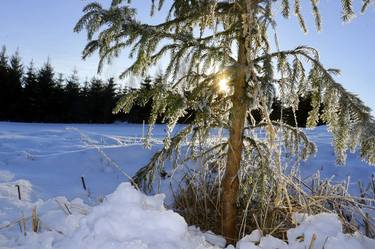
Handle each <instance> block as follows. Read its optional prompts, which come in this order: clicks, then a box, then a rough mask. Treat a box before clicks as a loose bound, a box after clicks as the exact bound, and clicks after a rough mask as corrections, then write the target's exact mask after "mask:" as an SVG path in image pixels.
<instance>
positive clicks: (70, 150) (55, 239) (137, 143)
mask: <svg viewBox="0 0 375 249" xmlns="http://www.w3.org/2000/svg"><path fill="white" fill-rule="evenodd" d="M307 132H308V135H309V136H310V138H311V139H312V140H313V141H314V142H315V143H316V144H317V147H318V154H317V156H316V157H315V158H311V159H309V160H308V161H306V162H304V163H303V164H302V165H301V174H302V176H303V177H305V178H306V177H309V176H311V175H312V174H314V173H315V172H316V171H317V170H319V173H320V175H321V177H322V178H323V179H324V178H332V181H333V182H340V181H343V180H346V179H348V177H349V178H350V181H351V182H350V191H351V192H352V193H353V194H358V187H357V182H358V181H359V180H361V181H363V183H364V184H365V185H367V184H368V183H369V181H370V180H371V177H372V175H373V174H374V173H375V170H374V168H373V167H370V166H368V165H367V164H366V163H364V162H362V161H361V160H360V158H359V155H358V153H355V154H349V155H348V161H347V165H346V166H337V165H335V158H334V152H333V149H332V146H331V144H330V143H331V141H330V135H329V134H328V133H327V132H326V130H325V127H319V128H317V129H315V130H313V131H310V130H309V131H307ZM142 133H143V131H142V126H141V125H130V124H113V125H84V124H78V125H63V124H20V123H5V122H0V248H1V249H3V248H4V249H5V248H31V249H34V248H35V249H36V248H109V249H111V248H126V249H127V248H129V249H130V248H134V249H136V248H141V249H142V248H150V249H159V248H160V249H161V248H167V249H168V248H225V240H224V239H223V238H221V237H219V236H216V235H214V234H212V233H210V232H206V233H202V232H201V231H200V230H199V229H198V228H196V227H193V226H191V227H188V225H187V224H186V222H185V221H184V219H183V218H182V217H181V216H180V215H178V214H176V213H174V212H173V211H171V210H167V209H166V208H165V207H164V206H165V205H164V203H166V204H168V203H170V198H171V196H170V193H169V192H168V185H169V183H165V184H164V185H163V186H162V189H163V190H164V191H165V192H166V196H164V195H155V196H145V195H144V194H142V193H140V192H138V191H137V190H135V189H134V188H133V187H131V186H130V185H129V184H128V183H123V182H124V181H128V176H133V175H134V173H135V172H136V171H137V170H138V169H139V168H140V167H142V166H144V165H145V164H146V163H147V162H148V160H149V159H150V158H151V157H152V155H153V153H154V152H156V151H158V150H159V149H160V148H161V143H162V137H163V135H164V134H165V131H164V127H163V126H156V127H155V129H154V131H153V133H154V135H155V136H154V139H153V141H152V143H153V147H152V148H151V149H150V150H149V149H144V147H143V143H142ZM82 176H84V179H85V182H86V185H87V190H86V191H85V190H84V189H83V186H82V183H81V177H82ZM16 185H19V186H20V192H21V193H20V194H21V200H19V199H18V191H17V187H16ZM34 207H36V209H37V213H38V216H39V219H40V227H41V232H40V233H33V232H31V212H32V209H33V208H34ZM22 220H26V222H23V223H22V222H20V221H22ZM296 223H297V224H299V225H297V226H296V228H294V229H291V230H289V231H288V241H287V242H288V243H286V242H284V241H281V240H278V239H277V238H274V237H272V236H264V237H262V236H261V235H260V232H259V231H254V232H253V233H252V234H251V235H248V236H245V237H244V238H243V239H242V240H241V241H239V242H238V243H237V245H236V247H235V248H237V249H254V248H258V249H259V248H262V249H273V248H275V249H276V248H279V249H282V248H285V249H289V248H293V249H300V248H301V249H302V248H309V247H310V246H311V243H312V242H311V241H313V247H312V248H316V249H321V248H323V246H324V248H325V249H333V248H354V249H356V248H365V249H367V248H368V249H370V248H375V244H374V241H373V240H370V239H368V238H365V237H362V236H361V235H359V234H354V235H346V234H343V232H342V227H341V223H340V222H339V220H338V218H337V217H336V216H335V215H333V214H319V215H317V216H311V217H306V216H304V215H302V214H299V215H298V214H296ZM20 224H24V225H26V230H25V229H23V228H20ZM20 229H22V232H21V231H20ZM24 231H26V232H27V234H26V236H24ZM313 238H314V239H313ZM227 248H228V249H230V248H234V247H233V246H232V247H231V246H229V247H227Z"/></svg>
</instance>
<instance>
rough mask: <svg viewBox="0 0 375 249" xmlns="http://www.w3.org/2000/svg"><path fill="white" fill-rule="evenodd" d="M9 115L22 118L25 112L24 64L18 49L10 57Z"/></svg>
mask: <svg viewBox="0 0 375 249" xmlns="http://www.w3.org/2000/svg"><path fill="white" fill-rule="evenodd" d="M8 77H9V78H8V84H9V86H8V94H7V99H6V101H7V103H8V108H9V109H8V111H9V114H8V117H9V119H10V120H21V119H22V118H21V117H22V113H23V108H22V107H23V96H22V90H23V89H22V77H23V66H22V62H21V57H20V56H19V53H18V51H17V52H16V53H15V54H14V55H12V57H11V58H10V66H9V72H8Z"/></svg>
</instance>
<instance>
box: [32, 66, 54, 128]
mask: <svg viewBox="0 0 375 249" xmlns="http://www.w3.org/2000/svg"><path fill="white" fill-rule="evenodd" d="M54 75H55V73H54V70H53V67H52V65H51V64H50V62H49V60H48V61H47V62H46V63H45V64H44V66H43V67H42V68H41V69H40V70H39V72H38V74H37V82H38V84H37V86H36V89H35V92H36V106H35V109H34V110H33V112H34V113H35V114H36V115H35V117H36V121H42V122H53V121H56V120H55V119H54V116H55V111H54V109H55V105H54V104H55V103H56V102H55V97H56V94H55V93H56V81H55V79H54Z"/></svg>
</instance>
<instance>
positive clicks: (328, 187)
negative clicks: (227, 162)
mask: <svg viewBox="0 0 375 249" xmlns="http://www.w3.org/2000/svg"><path fill="white" fill-rule="evenodd" d="M221 177H222V176H221V173H220V171H215V172H211V171H208V170H203V171H202V172H191V173H189V174H186V175H185V177H184V181H183V182H182V183H181V184H180V185H179V186H178V187H177V188H175V189H173V193H174V206H173V208H174V209H175V210H176V211H177V212H179V213H180V214H181V215H182V216H183V217H184V218H185V219H186V221H187V222H188V224H191V225H197V226H199V227H200V228H201V229H202V230H205V231H208V230H211V231H213V232H215V233H217V234H221V226H220V221H221V217H220V210H221V206H220V203H221V202H220V196H221V195H220V193H221V188H220V179H221ZM250 178H251V177H250ZM265 179H266V180H267V182H266V184H263V187H261V188H259V185H261V184H259V175H256V174H255V176H254V177H253V179H250V180H249V179H248V178H247V179H246V180H245V179H242V181H241V182H242V185H241V193H240V197H239V199H238V203H237V206H238V209H239V216H238V222H237V224H238V227H237V229H238V235H239V237H242V236H244V235H245V234H248V233H250V232H251V231H253V230H255V229H259V230H260V231H261V232H262V233H263V234H271V235H273V236H275V237H278V238H280V239H283V240H286V239H287V237H286V232H287V230H289V229H290V228H293V227H295V226H296V223H295V221H294V220H293V214H294V213H306V214H309V215H313V214H318V213H321V212H331V213H336V214H338V216H339V217H340V219H341V221H342V223H343V227H344V231H345V232H348V233H349V232H350V233H352V232H354V231H361V232H362V233H364V234H365V235H367V236H368V237H372V238H374V237H375V222H374V217H371V216H370V215H369V212H373V213H375V210H374V209H375V208H374V207H375V205H374V196H375V191H372V190H373V189H375V188H374V187H373V186H375V181H373V182H372V183H371V184H370V187H368V188H367V190H369V191H367V192H366V193H362V194H361V197H358V198H356V197H352V196H350V195H349V194H348V192H347V186H348V183H347V182H345V183H342V184H336V185H334V184H332V183H331V182H330V181H329V180H321V179H320V177H319V176H315V177H312V180H311V179H310V182H309V184H307V183H305V182H302V181H301V180H300V179H298V178H296V177H294V176H285V175H284V176H282V177H279V178H278V179H277V180H278V181H277V182H281V183H282V184H275V182H276V179H273V180H274V181H273V180H272V179H270V178H265ZM272 182H273V183H272ZM371 191H372V192H371ZM311 243H314V242H313V241H312V242H311Z"/></svg>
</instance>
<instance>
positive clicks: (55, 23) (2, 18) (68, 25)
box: [0, 0, 375, 110]
mask: <svg viewBox="0 0 375 249" xmlns="http://www.w3.org/2000/svg"><path fill="white" fill-rule="evenodd" d="M97 1H98V2H101V3H103V4H104V5H106V4H108V3H109V2H110V0H97ZM89 2H91V1H88V0H1V1H0V13H1V14H0V46H1V45H5V46H6V47H7V49H8V52H9V53H13V52H14V51H15V50H17V49H18V50H19V52H20V54H21V57H22V58H23V60H24V63H25V64H28V63H29V62H30V61H31V60H32V59H33V61H34V63H35V64H36V66H40V65H42V64H43V63H44V62H45V61H46V60H47V58H50V60H51V63H52V65H53V66H54V67H55V70H56V71H57V72H61V73H64V74H70V73H71V72H72V71H73V69H75V68H76V69H77V70H78V72H79V74H80V76H81V78H85V77H89V78H91V77H92V76H94V75H95V73H96V68H97V62H98V59H97V57H96V56H93V57H91V58H89V59H88V60H86V61H82V60H81V51H82V49H83V47H84V45H85V44H86V36H85V34H84V33H82V34H76V33H73V27H74V25H75V23H76V22H77V20H78V19H79V17H80V16H81V14H82V12H81V11H82V8H83V6H85V5H86V4H87V3H89ZM150 2H151V0H133V3H134V5H135V7H137V9H138V12H139V15H140V18H141V20H149V18H148V13H149V7H148V5H149V3H150ZM302 2H303V5H302V7H303V10H304V12H305V16H306V18H307V24H308V26H309V28H310V30H309V33H308V34H307V35H306V34H303V33H302V32H301V31H300V29H299V27H298V24H297V21H296V18H295V17H294V16H292V17H291V18H290V19H289V20H283V19H280V22H279V25H278V32H279V39H280V45H281V48H284V49H291V48H294V47H295V46H298V45H301V44H304V45H310V46H313V47H315V48H317V49H318V50H319V51H320V55H321V61H322V62H323V64H324V65H325V66H326V67H334V68H339V69H341V70H342V75H341V76H340V77H339V78H338V81H339V82H340V83H342V84H343V85H344V86H345V87H346V88H347V89H349V90H350V91H352V92H354V93H357V94H359V96H360V97H361V98H362V99H363V100H364V101H365V103H366V104H367V105H369V106H370V107H371V108H372V109H373V110H375V85H374V84H375V81H374V74H375V8H373V7H371V8H370V9H369V10H368V11H367V13H366V14H365V15H360V14H358V15H357V17H356V18H355V19H354V20H353V21H352V22H350V23H349V24H343V23H342V21H341V19H340V2H341V1H339V0H321V1H320V6H321V15H322V19H323V30H322V31H321V32H319V33H318V32H317V31H316V30H315V29H314V24H313V21H312V18H311V11H310V10H311V8H310V4H309V2H310V1H308V0H303V1H302ZM354 2H356V6H355V7H356V10H357V13H358V12H359V8H360V7H359V4H360V2H361V1H359V0H354ZM162 14H164V13H162ZM155 18H156V19H159V20H160V18H161V15H159V16H156V17H155ZM129 63H130V61H129V59H127V56H126V51H125V52H124V55H123V56H121V57H120V58H119V59H117V60H115V61H114V62H113V63H112V64H111V65H109V66H106V67H105V68H104V70H103V72H102V75H101V76H102V77H103V78H108V77H112V76H114V77H116V76H117V75H118V74H119V73H120V72H121V71H122V70H123V69H124V68H125V67H126V66H127V65H129Z"/></svg>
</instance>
